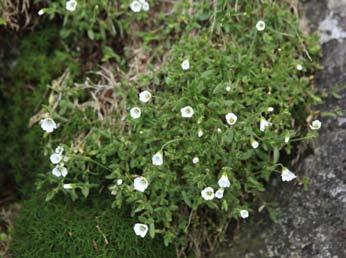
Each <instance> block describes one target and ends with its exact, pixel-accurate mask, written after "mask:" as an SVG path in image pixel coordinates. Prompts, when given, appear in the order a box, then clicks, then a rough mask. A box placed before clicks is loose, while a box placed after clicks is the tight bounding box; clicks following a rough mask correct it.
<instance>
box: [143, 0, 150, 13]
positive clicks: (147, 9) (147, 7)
mask: <svg viewBox="0 0 346 258" xmlns="http://www.w3.org/2000/svg"><path fill="white" fill-rule="evenodd" d="M149 9H150V6H149V3H148V2H147V1H142V10H143V11H145V12H147V11H149Z"/></svg>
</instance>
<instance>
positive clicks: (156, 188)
mask: <svg viewBox="0 0 346 258" xmlns="http://www.w3.org/2000/svg"><path fill="white" fill-rule="evenodd" d="M106 2H108V1H105V3H106ZM83 6H84V5H83V4H81V5H80V7H79V8H80V9H78V10H79V11H78V10H77V11H76V12H75V13H73V14H68V15H67V16H66V17H67V18H66V19H75V22H73V23H71V24H70V26H77V24H79V23H78V22H77V21H79V20H78V19H83V17H84V16H85V14H83V13H84V12H86V13H87V12H90V10H91V9H93V8H95V6H93V5H92V4H90V5H88V6H87V7H85V8H83ZM100 6H101V8H106V7H104V6H103V5H100ZM177 6H179V8H182V10H181V9H179V8H178V7H177V9H173V12H174V15H172V16H175V15H176V16H177V17H178V19H177V20H178V22H176V21H173V20H170V19H169V18H167V19H168V20H167V23H166V24H165V27H168V28H173V27H176V26H180V25H181V24H182V22H181V20H182V17H184V24H185V25H186V27H185V29H184V30H182V32H181V36H180V40H177V41H176V42H175V43H174V44H171V45H170V47H169V48H170V51H169V52H167V53H165V55H164V58H162V60H164V61H163V62H158V63H159V66H158V67H155V66H154V64H155V59H152V60H151V61H152V62H153V64H152V65H148V67H147V70H145V72H143V73H141V72H137V74H135V77H129V76H124V75H121V76H120V78H116V79H114V81H108V82H107V83H108V84H107V83H106V84H104V83H101V84H97V83H96V84H93V83H92V82H91V81H90V80H88V81H87V82H85V83H79V84H78V85H76V84H74V83H73V78H72V77H67V78H65V80H64V81H62V82H61V83H59V84H57V83H53V85H52V87H51V91H50V97H49V99H50V102H49V105H47V106H45V107H44V111H45V112H46V113H47V115H48V116H50V117H52V118H53V119H54V120H56V121H57V122H58V123H60V124H61V126H60V128H58V129H57V130H56V131H54V132H53V133H52V134H51V135H48V136H47V140H48V141H47V148H46V151H45V154H46V155H50V153H52V152H53V151H54V149H55V148H56V147H57V146H58V145H60V146H63V147H64V149H65V153H64V155H65V156H66V157H67V158H68V160H65V161H64V164H61V165H59V166H65V167H67V169H68V175H67V177H66V178H64V177H56V176H54V175H53V174H52V173H50V174H48V175H47V174H44V175H42V180H41V181H40V185H43V184H48V185H51V186H52V187H53V188H52V191H51V193H50V194H49V195H48V196H47V198H48V199H51V198H53V197H54V195H56V194H57V193H58V192H63V193H65V194H66V193H67V194H70V195H71V197H72V198H73V199H77V198H78V197H79V196H80V194H82V195H83V196H84V197H87V196H88V194H89V190H94V189H95V190H94V191H103V192H104V191H106V189H107V188H109V189H110V191H109V194H110V193H112V194H113V195H115V197H114V202H113V207H117V208H119V209H120V208H121V209H124V207H131V214H132V216H135V217H136V218H137V221H138V222H141V223H144V224H147V225H148V226H149V228H150V236H151V237H154V236H155V235H156V234H159V235H161V236H162V237H163V238H164V242H165V244H169V243H171V242H173V241H175V243H176V244H177V245H178V246H183V247H184V246H186V239H187V238H188V237H189V235H190V234H197V235H198V236H195V237H199V238H202V240H203V239H204V240H205V238H209V237H210V238H212V237H214V235H215V232H218V231H221V229H222V227H223V226H224V224H225V221H227V220H229V219H231V218H235V219H238V218H239V211H240V210H241V209H247V210H249V211H250V214H251V211H252V200H253V198H254V197H256V195H257V194H258V193H259V192H262V191H265V186H266V181H268V179H269V178H270V177H271V176H273V173H275V172H279V173H281V167H282V164H280V163H278V162H279V160H280V153H282V152H285V151H286V153H289V152H290V150H291V146H292V145H291V142H292V141H295V139H300V138H304V137H307V138H310V137H312V136H313V135H314V134H312V133H311V132H308V125H307V124H305V119H306V117H307V116H308V115H309V114H308V112H307V110H308V108H309V107H310V105H312V104H314V103H316V101H317V100H318V98H317V97H316V96H315V93H314V91H313V90H312V89H311V87H310V80H309V74H310V72H312V71H313V70H314V69H315V67H316V66H315V64H314V63H313V62H311V61H310V60H309V58H310V56H313V57H314V56H316V54H317V53H318V49H317V48H316V45H315V42H314V41H313V40H312V39H310V38H307V37H305V36H304V35H302V34H301V33H300V32H299V31H298V29H297V28H298V26H297V20H296V17H294V16H293V14H291V13H290V12H289V10H288V8H286V7H283V5H281V4H277V3H275V2H272V1H265V4H263V5H261V6H260V8H259V7H258V6H257V4H255V3H251V1H245V2H242V3H238V5H237V9H236V8H235V5H234V2H233V1H217V5H216V6H215V5H212V4H211V2H210V1H201V2H199V3H197V2H196V3H194V5H193V6H189V4H188V3H187V2H185V1H182V2H181V3H180V4H178V3H177ZM52 8H53V7H52ZM54 8H55V7H54ZM101 8H100V9H101ZM153 8H154V7H153ZM191 8H193V11H194V13H195V15H187V14H188V13H189V11H190V10H191ZM120 9H121V10H122V12H123V13H124V15H123V16H121V17H119V19H118V20H117V22H118V23H122V24H127V23H128V22H129V20H128V19H127V18H128V17H127V15H129V16H131V17H134V13H133V12H131V11H129V10H128V9H127V4H124V5H121V6H120ZM56 10H58V9H56ZM59 10H60V9H59ZM61 10H62V9H61ZM93 10H94V9H93ZM177 10H178V11H179V12H177ZM60 12H62V11H60ZM175 12H176V13H175ZM125 13H127V14H125ZM129 13H130V14H129ZM82 14H83V15H84V16H83V15H82ZM136 15H137V14H136ZM142 15H146V14H142V13H140V14H138V16H136V18H133V19H137V17H138V19H141V17H142ZM107 17H108V16H107ZM155 18H156V17H154V18H153V23H155ZM131 19H132V18H131ZM261 19H263V20H265V22H266V28H265V30H264V31H257V30H256V23H257V21H258V20H261ZM96 20H97V21H99V19H96ZM180 22H181V23H180ZM81 24H82V23H81ZM78 26H80V28H82V29H83V30H87V29H86V28H84V26H83V25H78ZM124 28H127V26H125V25H124ZM97 30H98V31H101V30H99V29H97ZM74 31H75V30H74ZM133 33H134V35H141V38H142V40H143V41H141V42H142V43H143V46H142V48H143V49H146V48H148V49H149V48H150V47H152V46H153V42H152V41H150V40H148V39H149V38H150V35H154V34H153V33H154V30H153V27H149V28H148V29H146V28H143V30H142V31H141V32H139V31H134V32H133ZM89 34H90V33H88V35H89ZM93 34H94V35H95V36H94V38H99V37H100V39H102V38H103V36H96V35H98V34H97V33H95V32H94V33H93ZM101 35H102V33H101ZM167 35H171V34H170V33H168V34H167ZM89 37H90V35H89ZM170 39H171V38H169V39H167V41H166V40H164V39H162V41H159V44H158V45H159V46H162V45H163V46H165V45H167V44H169V43H168V42H169V40H170ZM304 44H307V45H306V47H307V50H305V46H304ZM303 46H304V47H303ZM158 48H160V47H158ZM307 51H310V52H309V53H308V52H307ZM109 52H110V51H109V48H108V50H107V53H108V54H107V56H109V57H112V55H111V54H109ZM150 53H154V50H152V51H151V52H150ZM161 53H162V52H161ZM127 58H129V56H128V57H127ZM125 59H126V58H125ZM160 60H161V59H160ZM183 60H189V62H190V65H191V67H190V69H188V70H183V69H182V68H181V63H182V62H183ZM156 61H157V60H156ZM298 64H301V65H302V66H303V68H304V70H303V71H299V70H297V69H296V66H297V65H298ZM143 90H149V91H150V92H151V94H152V95H153V97H152V99H151V100H150V101H149V102H148V103H141V102H140V101H139V99H138V94H139V93H140V92H141V91H143ZM135 106H137V107H139V108H140V109H141V116H140V118H138V119H133V118H131V116H130V114H129V111H130V109H131V108H133V107H135ZM185 106H191V107H192V108H193V110H194V115H193V116H192V117H191V118H183V117H182V116H181V109H182V108H183V107H185ZM269 107H272V108H273V111H270V110H268V108H269ZM230 112H232V113H234V114H236V116H237V117H238V120H237V121H236V123H235V124H234V125H231V126H230V125H229V124H228V122H227V121H226V119H225V115H226V114H227V113H230ZM263 119H266V120H267V121H268V122H269V123H271V126H269V127H268V128H266V130H264V132H262V131H260V128H259V124H260V121H261V120H263ZM199 131H202V132H203V136H201V137H199V136H198V132H199ZM288 137H289V138H290V139H291V141H288V142H286V141H285V138H286V139H287V138H288ZM254 140H256V141H257V142H259V147H258V148H253V147H252V145H251V142H253V141H254ZM156 153H162V155H163V160H164V162H163V165H161V166H155V165H153V163H152V157H153V155H155V154H156ZM194 157H198V158H199V163H197V164H193V162H192V159H193V158H194ZM53 167H54V166H53V165H52V166H51V168H52V169H53ZM279 168H280V169H279ZM222 175H227V177H228V178H229V180H230V181H231V187H230V188H226V189H225V193H224V197H223V198H222V199H221V200H218V199H214V200H210V201H206V200H204V199H203V198H202V197H201V191H202V190H203V189H204V188H205V187H213V188H214V189H215V190H217V188H218V185H217V182H218V179H219V178H220V177H221V176H222ZM138 176H144V177H145V178H146V179H147V180H148V182H149V187H148V189H147V190H145V191H144V192H139V191H136V190H135V189H134V183H133V182H134V179H135V178H137V177H138ZM274 176H279V174H276V175H274ZM118 179H122V180H123V181H124V182H123V184H121V185H118V184H117V183H116V182H117V180H118ZM66 183H71V184H72V189H70V187H69V189H66V188H64V184H66ZM210 218H213V223H211V222H209V221H210ZM204 221H208V222H209V224H208V223H207V224H205V223H204ZM199 228H203V230H206V232H208V233H207V234H204V236H202V233H201V232H202V231H203V230H201V229H199ZM205 235H206V236H205Z"/></svg>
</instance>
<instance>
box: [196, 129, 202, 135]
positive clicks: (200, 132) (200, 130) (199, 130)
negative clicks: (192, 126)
mask: <svg viewBox="0 0 346 258" xmlns="http://www.w3.org/2000/svg"><path fill="white" fill-rule="evenodd" d="M197 135H198V137H202V136H203V130H202V129H198V133H197Z"/></svg>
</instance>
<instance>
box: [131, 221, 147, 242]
mask: <svg viewBox="0 0 346 258" xmlns="http://www.w3.org/2000/svg"><path fill="white" fill-rule="evenodd" d="M133 230H134V231H135V234H136V235H137V236H140V237H142V238H144V237H145V235H146V234H147V233H148V226H147V225H145V224H141V223H136V224H135V225H134V226H133Z"/></svg>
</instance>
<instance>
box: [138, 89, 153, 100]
mask: <svg viewBox="0 0 346 258" xmlns="http://www.w3.org/2000/svg"><path fill="white" fill-rule="evenodd" d="M150 99H151V93H150V92H149V91H147V90H145V91H142V92H141V93H139V100H140V101H141V102H143V103H147V102H149V101H150Z"/></svg>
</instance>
